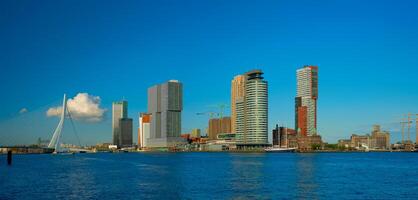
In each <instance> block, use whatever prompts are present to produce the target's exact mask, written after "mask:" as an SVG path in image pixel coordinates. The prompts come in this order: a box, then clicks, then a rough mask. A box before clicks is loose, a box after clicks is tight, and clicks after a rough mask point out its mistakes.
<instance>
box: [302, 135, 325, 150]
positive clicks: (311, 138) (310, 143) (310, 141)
mask: <svg viewBox="0 0 418 200" xmlns="http://www.w3.org/2000/svg"><path fill="white" fill-rule="evenodd" d="M297 141H298V150H299V151H312V150H317V149H319V148H322V146H323V143H322V138H321V136H320V135H308V136H304V135H299V136H298V137H297Z"/></svg>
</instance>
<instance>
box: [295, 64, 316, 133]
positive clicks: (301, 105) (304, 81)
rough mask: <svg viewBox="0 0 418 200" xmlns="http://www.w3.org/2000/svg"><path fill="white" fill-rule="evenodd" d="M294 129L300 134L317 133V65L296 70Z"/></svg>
mask: <svg viewBox="0 0 418 200" xmlns="http://www.w3.org/2000/svg"><path fill="white" fill-rule="evenodd" d="M296 79H297V92H296V98H295V130H296V131H298V133H299V134H301V135H302V136H308V135H316V134H317V100H318V67H316V66H305V67H303V68H302V69H298V70H297V71H296Z"/></svg>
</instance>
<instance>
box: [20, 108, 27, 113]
mask: <svg viewBox="0 0 418 200" xmlns="http://www.w3.org/2000/svg"><path fill="white" fill-rule="evenodd" d="M27 112H28V109H27V108H22V109H20V110H19V114H24V113H27Z"/></svg>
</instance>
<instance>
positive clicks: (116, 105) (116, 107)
mask: <svg viewBox="0 0 418 200" xmlns="http://www.w3.org/2000/svg"><path fill="white" fill-rule="evenodd" d="M127 117H128V102H127V101H117V102H113V104H112V138H113V144H114V145H118V144H120V141H119V138H120V136H119V135H120V126H119V119H121V118H127Z"/></svg>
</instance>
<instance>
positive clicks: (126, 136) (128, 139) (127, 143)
mask: <svg viewBox="0 0 418 200" xmlns="http://www.w3.org/2000/svg"><path fill="white" fill-rule="evenodd" d="M119 127H120V134H119V144H117V145H118V147H119V148H124V147H132V119H131V118H120V119H119Z"/></svg>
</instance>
